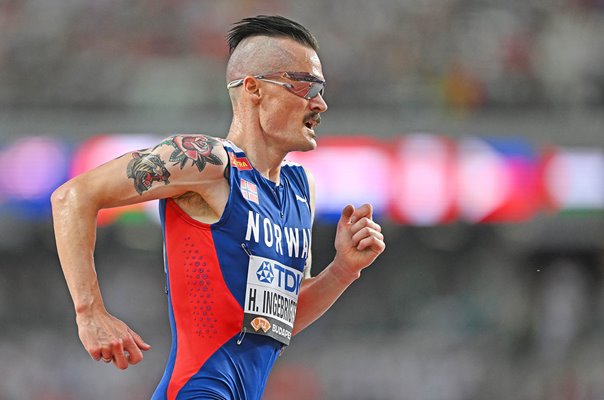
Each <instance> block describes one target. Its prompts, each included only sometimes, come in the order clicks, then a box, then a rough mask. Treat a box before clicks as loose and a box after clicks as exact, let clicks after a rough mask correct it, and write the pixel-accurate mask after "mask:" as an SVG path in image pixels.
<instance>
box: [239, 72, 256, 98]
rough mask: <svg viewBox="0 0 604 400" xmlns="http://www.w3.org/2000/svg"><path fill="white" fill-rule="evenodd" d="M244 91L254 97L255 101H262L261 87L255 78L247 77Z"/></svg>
mask: <svg viewBox="0 0 604 400" xmlns="http://www.w3.org/2000/svg"><path fill="white" fill-rule="evenodd" d="M243 90H244V91H245V92H246V93H247V94H249V95H251V96H252V99H253V100H259V99H260V85H259V84H258V80H257V79H256V78H254V77H253V76H246V77H245V79H244V80H243Z"/></svg>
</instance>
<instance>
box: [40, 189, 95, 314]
mask: <svg viewBox="0 0 604 400" xmlns="http://www.w3.org/2000/svg"><path fill="white" fill-rule="evenodd" d="M51 201H52V212H53V223H54V230H55V238H56V242H57V251H58V254H59V259H60V261H61V267H62V269H63V274H64V275H65V280H66V282H67V286H68V287H69V292H70V294H71V297H72V299H73V303H74V307H75V310H76V313H78V314H79V313H81V312H85V311H88V310H91V309H93V308H96V307H98V306H102V298H101V294H100V290H99V286H98V281H97V276H96V272H95V269H94V258H93V254H94V243H95V240H96V215H97V212H98V210H97V209H96V207H94V205H92V204H91V202H90V199H87V198H86V197H85V195H84V194H83V193H82V191H81V190H78V183H69V184H66V185H64V186H63V187H61V188H59V189H57V191H55V193H53V195H52V198H51Z"/></svg>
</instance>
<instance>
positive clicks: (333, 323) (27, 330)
mask: <svg viewBox="0 0 604 400" xmlns="http://www.w3.org/2000/svg"><path fill="white" fill-rule="evenodd" d="M256 14H281V15H285V16H289V17H291V18H293V19H295V20H297V21H299V22H301V23H303V24H304V25H305V26H307V27H309V28H310V29H311V30H312V31H313V32H314V33H315V35H316V36H317V38H318V39H319V42H320V45H321V48H320V55H321V57H322V59H323V62H324V74H325V77H326V79H327V81H328V86H327V91H326V98H327V100H328V101H329V102H330V106H331V107H332V110H330V113H331V114H329V115H331V116H334V118H333V119H332V118H331V117H330V118H327V117H326V118H325V120H326V121H325V123H324V124H322V129H324V128H323V127H325V128H327V127H329V129H330V130H331V132H334V133H336V134H337V133H351V132H352V133H354V132H359V131H360V132H363V131H364V132H366V133H376V134H377V135H380V134H384V132H390V134H398V133H399V132H404V131H409V130H410V129H417V130H422V129H434V127H439V126H444V128H446V130H445V129H444V128H443V129H442V130H440V131H437V133H442V134H444V135H448V134H451V133H455V132H457V133H468V132H471V131H476V132H488V133H491V132H493V131H494V130H496V131H497V132H504V133H510V134H514V135H519V136H520V135H523V134H530V135H531V136H532V137H533V138H539V139H545V140H544V141H545V142H546V143H552V144H556V143H557V144H560V142H567V143H569V144H574V142H577V143H579V142H580V143H582V144H587V145H589V144H591V145H592V146H593V145H598V144H602V143H604V142H603V141H602V140H604V139H603V137H604V134H603V133H602V129H601V127H602V121H604V120H602V118H603V117H602V115H604V113H602V109H603V108H604V68H602V65H604V40H602V38H604V1H602V0H551V1H543V0H525V1H519V0H513V1H505V2H501V1H499V2H498V1H495V0H374V1H361V0H331V1H329V2H325V1H320V0H306V1H295V0H227V1H220V2H207V1H195V0H141V1H135V2H128V1H123V0H122V1H120V0H94V1H84V0H0V139H1V140H0V142H3V141H4V139H5V135H6V138H8V137H10V136H11V135H24V134H30V133H31V134H41V133H50V134H54V135H57V136H61V135H66V134H70V135H78V136H77V137H78V138H81V136H80V135H82V136H83V135H84V134H82V132H85V134H86V135H91V134H94V133H101V132H99V131H95V130H98V129H99V127H102V128H101V129H108V130H109V131H113V132H128V131H129V130H128V129H132V131H137V132H142V131H145V130H146V129H147V130H148V131H152V132H158V131H160V130H163V129H164V128H165V127H167V126H178V127H180V126H187V127H189V126H195V129H208V126H210V127H211V129H212V130H214V131H216V132H223V131H224V123H226V122H224V121H227V120H228V115H227V112H228V107H229V106H228V104H229V103H228V102H229V100H228V96H227V94H226V89H225V78H224V70H225V63H226V60H227V58H228V51H227V46H226V43H225V40H224V35H225V33H226V31H227V30H228V28H229V26H230V24H232V23H233V22H235V21H237V20H239V19H240V18H243V17H246V16H250V15H256ZM58 108H62V109H67V110H68V111H67V112H66V113H62V114H60V116H57V114H55V112H56V109H58ZM212 108H215V109H221V110H222V111H220V112H218V111H216V112H209V111H208V109H212ZM23 109H27V110H34V112H29V111H27V112H24V113H23V112H22V110H23ZM183 109H185V110H190V113H189V114H187V113H183V114H181V113H180V112H176V113H171V111H170V110H183ZM200 109H204V110H205V111H203V112H198V110H200ZM579 109H580V110H588V111H589V112H590V113H591V114H590V115H591V117H592V118H591V119H590V120H587V119H585V118H584V115H583V114H581V113H578V114H576V115H573V117H572V118H567V116H568V115H569V114H568V112H569V110H571V111H572V110H579ZM108 110H109V111H108ZM112 110H146V111H143V112H141V113H139V114H132V115H130V114H129V115H126V116H124V115H118V116H119V117H120V118H123V119H119V120H118V119H117V118H114V117H115V116H116V114H113V113H112V112H113V111H112ZM149 110H150V111H149ZM225 110H226V111H225ZM350 110H352V111H354V112H350ZM403 110H407V111H406V112H407V113H409V114H406V115H404V116H401V115H402V112H403ZM409 110H410V111H409ZM426 110H427V111H426ZM492 110H496V112H498V113H501V114H500V115H498V117H497V118H495V119H494V120H493V119H489V118H483V117H482V116H483V114H484V113H487V114H488V113H489V112H490V111H492ZM540 110H546V112H545V113H543V114H539V112H540ZM561 110H563V111H561ZM160 111H161V112H160ZM442 111H444V112H442ZM558 111H560V112H558ZM120 112H121V111H120ZM531 113H535V115H536V117H535V115H533V114H531ZM410 114H411V115H410ZM441 114H447V115H452V116H453V117H452V118H450V119H447V120H439V119H438V118H439V115H441ZM529 114H530V118H525V117H526V116H527V115H529ZM477 115H478V116H477ZM183 116H186V117H187V118H183ZM457 116H470V117H472V116H473V118H467V121H468V122H466V123H465V124H462V123H461V122H459V121H457V120H456V119H455V118H457ZM36 120H39V121H38V122H37V121H36ZM215 120H220V121H221V122H220V123H218V122H215ZM330 120H331V121H332V122H330ZM365 120H368V122H367V123H366V124H364V122H363V121H365ZM459 120H463V118H459ZM118 121H119V123H118ZM149 121H150V122H149ZM333 121H335V122H333ZM432 121H436V122H432ZM443 121H444V122H443ZM181 122H182V124H183V125H178V124H180V123H181ZM494 122H496V125H494ZM330 123H331V124H332V125H329V124H330ZM162 124H163V125H162ZM439 124H440V125H439ZM32 127H33V129H32ZM125 127H126V128H125ZM158 127H159V128H158ZM125 129H126V130H125ZM177 129H178V128H177ZM331 132H329V131H328V133H331ZM581 132H583V133H584V135H583V136H582V137H583V139H582V140H581V141H579V140H578V139H577V137H578V135H579V134H580V133H581ZM6 160H9V159H8V158H7V159H6ZM33 163H34V162H33V161H32V165H33ZM5 173H6V170H5ZM26 175H27V174H26ZM130 222H131V223H122V224H116V225H111V226H108V227H104V228H101V229H100V231H99V235H98V246H97V250H96V257H97V270H98V274H99V280H100V283H101V288H102V290H103V294H104V297H105V301H106V303H107V307H108V309H109V311H111V312H113V313H115V314H116V315H117V316H118V317H120V318H123V319H124V320H125V321H127V322H128V323H130V324H131V325H132V327H133V328H134V329H135V330H137V331H139V333H141V335H142V336H143V337H144V338H145V340H147V341H148V342H150V343H151V344H152V345H153V349H152V350H151V351H150V352H149V353H147V354H146V356H145V360H144V361H143V362H142V363H141V364H140V365H138V366H136V367H134V368H129V369H128V370H127V371H124V372H122V371H118V370H117V369H115V368H113V367H108V366H106V365H104V364H103V363H95V362H93V361H91V360H90V359H89V357H88V355H87V354H86V353H85V351H84V349H83V347H82V346H81V344H80V342H79V339H78V335H77V329H76V325H75V321H74V314H73V309H72V307H73V306H72V304H71V300H70V297H69V294H68V291H67V287H66V285H65V283H64V280H63V276H62V273H61V270H60V266H59V263H58V259H57V256H56V253H55V250H54V241H53V236H52V227H51V222H50V221H39V220H38V221H29V222H24V221H20V220H19V221H17V220H15V216H12V215H8V214H6V213H5V214H2V215H0V359H1V360H3V361H2V363H0V400H80V399H87V400H88V399H90V400H97V399H99V400H100V399H115V400H129V399H135V400H136V399H145V398H149V396H150V394H151V393H152V391H153V389H154V387H155V385H156V384H157V382H158V381H159V379H160V377H161V374H162V372H163V368H164V365H165V362H166V358H167V355H168V351H169V347H170V333H169V324H168V319H167V304H166V297H165V294H164V273H163V266H162V254H161V232H160V229H159V228H158V227H157V226H156V225H152V224H149V223H148V222H141V221H130ZM384 229H385V231H386V241H387V246H388V248H387V250H386V252H385V253H384V255H383V256H382V257H381V258H380V259H379V261H378V262H377V263H376V265H374V266H373V267H371V268H370V269H368V270H367V271H365V272H364V273H363V278H362V279H361V280H360V281H358V282H356V283H354V285H353V286H352V287H351V289H350V290H349V291H348V292H346V294H345V295H344V296H343V297H342V298H341V299H340V301H339V302H337V303H336V305H335V306H334V307H333V308H332V309H331V310H330V311H329V312H328V313H327V314H326V315H325V316H324V317H323V318H322V319H321V320H319V321H318V322H317V323H316V324H314V325H313V326H311V327H310V328H309V329H308V330H306V331H304V332H302V333H301V334H300V335H299V336H297V337H296V338H295V339H294V340H293V342H292V346H290V347H289V348H288V349H287V350H286V351H285V352H284V353H283V355H282V356H281V357H280V359H279V360H278V362H277V364H276V367H275V370H274V372H273V374H272V375H271V378H270V380H269V385H268V387H267V390H266V394H265V397H264V399H265V400H280V399H288V400H297V399H304V400H308V399H317V400H510V399H514V400H600V399H603V398H604V383H603V381H602V379H601V378H602V376H604V357H603V356H602V354H604V338H603V337H602V335H601V334H600V332H601V330H602V328H603V327H604V290H603V289H604V279H603V272H604V269H603V268H604V258H603V255H604V252H603V249H604V241H603V240H602V238H603V237H604V235H603V234H602V233H603V232H604V219H603V218H602V214H587V215H571V216H553V215H546V216H541V217H539V218H538V219H536V220H532V221H531V222H528V223H524V224H521V225H504V224H499V225H494V224H493V225H486V224H485V225H466V224H463V223H454V224H450V225H442V226H434V227H425V228H418V227H408V226H401V225H396V226H394V225H391V224H389V223H388V221H384ZM314 234H315V236H314V238H313V266H314V267H313V273H315V274H316V273H318V272H319V271H320V270H321V268H323V267H324V266H325V265H326V264H327V263H328V262H329V261H330V260H331V259H332V257H333V252H334V250H333V245H332V243H333V237H334V227H333V226H331V225H327V224H321V223H319V224H317V225H315V227H314Z"/></svg>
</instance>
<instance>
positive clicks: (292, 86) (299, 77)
mask: <svg viewBox="0 0 604 400" xmlns="http://www.w3.org/2000/svg"><path fill="white" fill-rule="evenodd" d="M254 78H256V79H259V80H261V81H264V82H268V83H274V84H275V85H279V86H283V87H284V88H286V89H287V90H289V91H290V92H292V93H293V94H295V95H296V96H300V97H302V98H304V99H306V100H310V99H312V98H313V97H315V96H317V95H319V94H320V95H321V96H323V92H324V91H325V81H323V80H321V79H319V78H317V77H316V76H314V75H311V74H309V73H307V72H274V73H270V74H260V75H254ZM270 78H284V79H288V80H290V81H292V82H294V83H287V82H279V81H274V80H272V79H270ZM244 79H245V78H241V79H235V80H234V81H231V82H229V83H228V84H227V89H231V88H234V87H237V86H240V85H242V84H243V80H244Z"/></svg>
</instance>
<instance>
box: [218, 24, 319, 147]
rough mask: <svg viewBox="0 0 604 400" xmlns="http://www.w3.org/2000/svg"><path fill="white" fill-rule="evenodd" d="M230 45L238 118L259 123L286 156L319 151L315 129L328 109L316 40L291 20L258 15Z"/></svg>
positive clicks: (239, 28) (236, 30)
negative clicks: (278, 143)
mask: <svg viewBox="0 0 604 400" xmlns="http://www.w3.org/2000/svg"><path fill="white" fill-rule="evenodd" d="M227 41H228V43H229V50H230V52H231V57H230V59H229V62H228V65H227V71H226V78H227V83H228V88H229V95H230V97H231V101H232V103H233V110H234V113H235V117H236V118H241V117H244V118H245V120H246V124H248V125H249V124H250V123H256V124H257V127H258V128H259V129H260V130H261V132H262V134H263V135H265V136H268V137H270V138H276V139H278V140H279V141H280V143H281V142H282V143H283V144H284V147H285V148H286V149H287V151H291V150H310V149H312V148H314V147H315V146H316V142H315V133H314V127H315V126H316V124H317V123H318V122H319V121H320V117H319V115H320V113H321V112H323V111H325V110H326V109H327V105H326V104H325V101H324V100H323V97H322V93H323V88H324V86H325V82H324V79H323V72H322V69H321V62H320V60H319V57H318V56H317V49H318V44H317V41H316V39H315V38H314V36H313V35H312V34H311V33H310V32H309V31H308V30H307V29H306V28H305V27H303V26H302V25H300V24H298V23H297V22H294V21H291V20H289V19H287V18H284V17H279V16H264V15H259V16H257V17H252V18H245V19H243V20H241V21H239V22H237V23H236V24H235V25H234V27H233V28H232V29H231V30H230V31H229V33H228V35H227Z"/></svg>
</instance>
